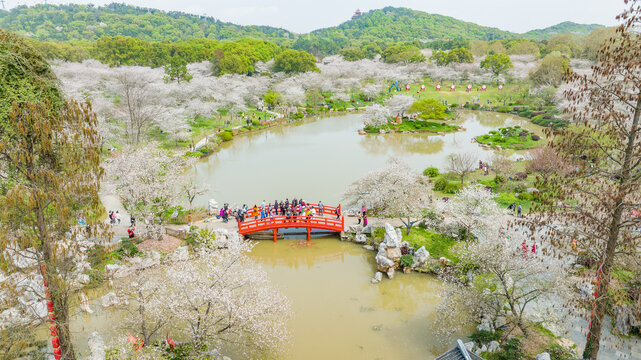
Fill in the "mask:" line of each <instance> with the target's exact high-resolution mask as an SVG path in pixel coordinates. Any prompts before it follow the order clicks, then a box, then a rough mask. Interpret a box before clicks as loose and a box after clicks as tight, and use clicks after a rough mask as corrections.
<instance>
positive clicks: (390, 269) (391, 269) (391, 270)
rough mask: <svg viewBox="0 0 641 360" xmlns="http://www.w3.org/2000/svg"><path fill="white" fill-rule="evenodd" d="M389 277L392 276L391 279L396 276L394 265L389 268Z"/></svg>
mask: <svg viewBox="0 0 641 360" xmlns="http://www.w3.org/2000/svg"><path fill="white" fill-rule="evenodd" d="M387 277H388V278H390V279H393V278H394V268H393V267H391V268H389V269H387Z"/></svg>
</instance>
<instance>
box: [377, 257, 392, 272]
mask: <svg viewBox="0 0 641 360" xmlns="http://www.w3.org/2000/svg"><path fill="white" fill-rule="evenodd" d="M376 268H377V269H378V271H382V272H387V271H388V270H389V269H390V268H392V269H393V268H394V261H392V260H390V259H388V258H387V257H385V256H384V255H376Z"/></svg>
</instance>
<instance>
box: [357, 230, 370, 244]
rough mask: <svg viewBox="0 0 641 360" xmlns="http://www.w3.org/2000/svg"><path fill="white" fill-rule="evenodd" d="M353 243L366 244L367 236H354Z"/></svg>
mask: <svg viewBox="0 0 641 360" xmlns="http://www.w3.org/2000/svg"><path fill="white" fill-rule="evenodd" d="M354 242H355V243H357V244H365V243H366V242H367V236H365V234H362V233H360V234H356V236H355V237H354Z"/></svg>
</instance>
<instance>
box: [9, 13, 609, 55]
mask: <svg viewBox="0 0 641 360" xmlns="http://www.w3.org/2000/svg"><path fill="white" fill-rule="evenodd" d="M0 27H2V28H5V29H8V30H11V31H14V32H16V33H18V34H19V35H24V36H28V37H32V38H34V39H37V40H42V41H56V42H64V41H85V40H89V41H93V40H96V39H98V38H101V37H104V36H116V35H122V36H130V37H137V38H140V39H143V40H147V41H178V40H188V39H193V38H208V39H217V40H226V39H239V38H244V37H250V38H256V39H261V40H271V41H274V42H276V43H279V44H282V43H288V44H291V43H293V42H294V39H298V40H297V41H296V44H297V47H298V48H312V49H313V50H314V52H316V53H324V54H329V53H336V52H337V51H338V50H340V49H342V48H344V47H349V46H354V45H360V44H364V43H367V42H376V43H379V44H381V43H383V44H387V43H390V42H399V41H428V40H434V39H446V40H499V39H511V38H517V37H528V38H532V39H539V40H540V39H546V38H550V37H551V36H553V35H556V34H560V33H572V34H579V35H584V34H587V33H589V32H590V31H592V30H594V29H597V28H600V27H602V26H601V25H583V24H575V23H571V22H564V23H561V24H559V25H555V26H551V27H549V28H545V29H541V30H533V31H530V32H527V33H525V34H516V33H512V32H509V31H504V30H501V29H497V28H493V27H487V26H481V25H478V24H474V23H471V22H465V21H461V20H457V19H455V18H453V17H449V16H443V15H437V14H429V13H426V12H423V11H416V10H411V9H407V8H396V7H391V6H390V7H386V8H383V9H380V10H371V11H368V12H366V13H363V14H362V15H360V16H357V17H355V18H353V19H352V20H349V21H346V22H344V23H342V24H340V25H338V26H334V27H328V28H325V29H319V30H315V31H312V32H311V33H310V34H304V35H299V34H295V33H292V32H290V31H288V30H285V29H280V28H275V27H270V26H241V25H236V24H232V23H229V22H222V21H220V20H217V19H215V18H213V17H207V16H198V15H192V14H187V13H183V12H166V11H162V10H157V9H148V8H141V7H135V6H129V5H125V4H117V3H113V4H110V5H107V6H100V7H99V6H93V5H74V4H72V5H49V6H45V5H36V6H32V7H27V6H18V7H16V8H13V9H11V10H10V11H2V10H0ZM306 42H307V43H306Z"/></svg>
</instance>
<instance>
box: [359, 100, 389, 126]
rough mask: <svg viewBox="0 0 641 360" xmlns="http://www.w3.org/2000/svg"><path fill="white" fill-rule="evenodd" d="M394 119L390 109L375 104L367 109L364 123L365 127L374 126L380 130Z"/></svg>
mask: <svg viewBox="0 0 641 360" xmlns="http://www.w3.org/2000/svg"><path fill="white" fill-rule="evenodd" d="M391 118H392V114H391V113H390V111H389V109H388V108H387V107H385V106H383V105H379V104H373V105H371V106H368V107H366V108H365V113H364V114H363V122H364V123H365V126H372V127H374V128H380V127H381V126H383V125H387V123H388V122H389V121H390V119H391Z"/></svg>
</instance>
